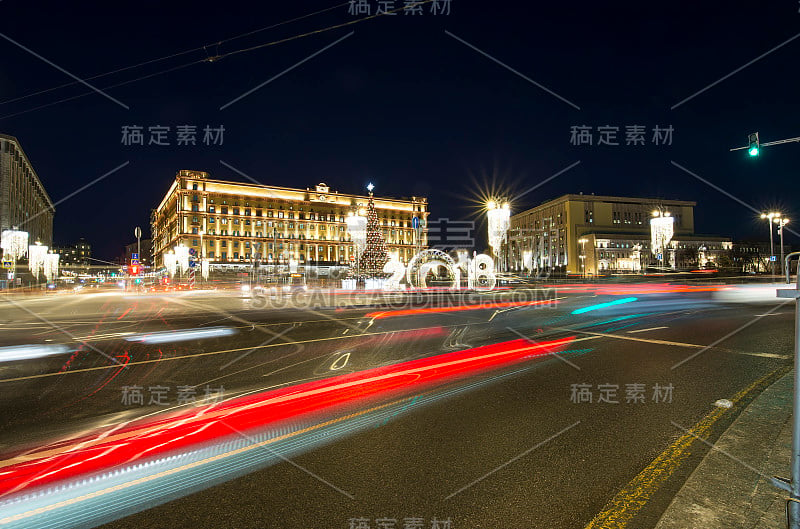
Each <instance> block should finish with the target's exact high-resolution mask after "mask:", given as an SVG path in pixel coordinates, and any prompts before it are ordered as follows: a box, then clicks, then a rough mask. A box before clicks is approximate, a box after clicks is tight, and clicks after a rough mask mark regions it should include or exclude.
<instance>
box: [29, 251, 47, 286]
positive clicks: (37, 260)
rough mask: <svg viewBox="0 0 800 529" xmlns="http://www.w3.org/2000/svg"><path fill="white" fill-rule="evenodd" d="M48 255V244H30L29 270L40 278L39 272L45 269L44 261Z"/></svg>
mask: <svg viewBox="0 0 800 529" xmlns="http://www.w3.org/2000/svg"><path fill="white" fill-rule="evenodd" d="M46 256H47V246H43V245H41V244H32V245H30V246H28V271H29V272H30V273H31V274H33V277H35V278H36V280H37V281H38V280H39V274H41V273H42V270H44V261H45V257H46Z"/></svg>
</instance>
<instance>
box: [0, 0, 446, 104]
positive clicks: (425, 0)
mask: <svg viewBox="0 0 800 529" xmlns="http://www.w3.org/2000/svg"><path fill="white" fill-rule="evenodd" d="M433 1H434V0H420V1H419V2H415V3H413V4H411V5H407V6H403V7H399V8H396V9H392V10H389V11H385V12H382V13H376V14H374V15H369V16H366V17H363V18H359V19H356V20H351V21H349V22H344V23H341V24H335V25H332V26H328V27H325V28H321V29H317V30H314V31H308V32H306V33H301V34H299V35H294V36H292V37H287V38H284V39H279V40H274V41H271V42H266V43H264V44H259V45H257V46H251V47H249V48H242V49H239V50H234V51H231V52H228V53H224V54H222V55H219V54H217V55H214V56H207V57H206V58H204V59H199V60H195V61H192V62H189V63H186V64H182V65H179V66H174V67H172V68H167V69H166V70H161V71H158V72H154V73H151V74H147V75H143V76H141V77H137V78H135V79H130V80H128V81H122V82H120V83H116V84H112V85H108V86H104V87H103V88H102V89H103V90H107V89H110V88H116V87H118V86H123V85H127V84H131V83H134V82H136V81H141V80H143V79H148V78H150V77H155V76H157V75H161V74H165V73H169V72H173V71H175V70H180V69H183V68H187V67H189V66H193V65H195V64H200V63H204V62H209V63H212V62H217V61H219V60H221V59H224V58H226V57H230V56H232V55H238V54H240V53H246V52H249V51H254V50H258V49H261V48H266V47H269V46H275V45H277V44H283V43H285V42H290V41H293V40H297V39H301V38H305V37H308V36H311V35H317V34H320V33H325V32H327V31H332V30H334V29H339V28H343V27H347V26H352V25H354V24H358V23H360V22H366V21H367V20H372V19H374V18H377V17H380V16H384V15H391V14H392V13H396V12H398V11H403V10H406V9H408V8H409V7H416V6H418V5H423V4H428V3H431V2H433ZM349 3H350V2H344V3H342V4H339V5H336V6H333V7H329V8H326V9H324V10H321V11H317V12H315V13H311V14H308V15H304V16H302V17H297V18H296V19H292V20H299V19H300V18H306V17H309V16H312V15H314V14H318V13H321V12H324V11H329V10H331V9H335V8H337V7H342V6H343V5H346V4H349ZM288 22H291V21H286V22H281V23H278V24H274V25H273V26H272V27H275V26H279V25H281V24H285V23H288ZM265 29H268V27H267V28H262V29H260V30H254V31H252V32H249V33H247V34H242V35H237V36H236V37H231V38H229V39H226V40H223V41H219V43H223V42H227V41H230V40H234V39H236V38H239V37H241V36H244V35H248V34H253V33H257V32H259V31H262V30H265ZM216 44H217V43H215V44H212V46H213V45H216ZM207 47H208V45H206V46H201V47H199V48H195V49H194V50H188V51H186V52H179V53H176V54H173V55H171V56H169V57H176V56H179V55H185V54H187V53H190V52H192V51H198V50H202V49H205V48H207ZM159 60H162V59H153V60H151V61H147V63H142V64H148V63H152V62H158V61H159ZM135 67H136V66H130V67H127V68H122V69H119V70H117V71H123V70H127V69H131V68H135ZM105 75H109V74H101V75H98V76H95V77H89V78H88V79H95V78H97V77H102V76H105ZM73 84H76V83H69V84H67V85H63V86H70V85H73ZM54 89H55V88H53V89H48V90H46V91H50V90H54ZM39 93H41V92H39ZM94 93H95V92H84V93H82V94H78V95H75V96H71V97H66V98H63V99H59V100H58V101H53V102H52V103H45V104H43V105H39V106H36V107H33V108H29V109H26V110H21V111H19V112H15V113H13V114H6V115H5V116H0V120H2V119H6V118H10V117H13V116H19V115H21V114H27V113H28V112H33V111H34V110H39V109H42V108H46V107H50V106H54V105H57V104H59V103H65V102H67V101H72V100H74V99H78V98H81V97H85V96H87V95H91V94H94ZM31 95H34V94H31ZM23 97H28V96H23ZM19 99H21V98H17V99H15V100H19ZM6 102H10V101H3V102H0V104H4V103H6Z"/></svg>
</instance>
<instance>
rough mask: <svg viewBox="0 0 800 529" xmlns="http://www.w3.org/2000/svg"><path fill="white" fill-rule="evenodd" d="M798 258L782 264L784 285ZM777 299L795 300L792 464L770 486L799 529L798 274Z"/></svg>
mask: <svg viewBox="0 0 800 529" xmlns="http://www.w3.org/2000/svg"><path fill="white" fill-rule="evenodd" d="M795 256H800V252H792V253H790V254H789V255H787V256H786V259H785V261H784V263H783V266H784V270H785V274H786V283H787V284H788V283H789V282H790V279H789V270H790V268H789V262H790V261H791V259H792V257H795ZM777 296H778V297H779V298H788V299H794V300H795V309H794V310H795V315H794V402H793V406H794V409H793V413H792V463H791V472H792V477H791V480H789V481H788V482H787V480H785V479H781V478H772V484H773V485H775V486H776V487H778V488H780V489H783V490H785V491H786V492H788V493H789V501H788V502H787V510H788V514H789V520H788V523H789V528H790V529H800V273H798V275H797V286H796V287H795V288H779V289H778V291H777Z"/></svg>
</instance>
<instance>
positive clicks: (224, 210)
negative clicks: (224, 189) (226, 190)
mask: <svg viewBox="0 0 800 529" xmlns="http://www.w3.org/2000/svg"><path fill="white" fill-rule="evenodd" d="M223 203H224V201H223ZM222 214H223V215H227V214H228V207H227V206H222Z"/></svg>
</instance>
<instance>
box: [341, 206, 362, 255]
mask: <svg viewBox="0 0 800 529" xmlns="http://www.w3.org/2000/svg"><path fill="white" fill-rule="evenodd" d="M345 223H346V224H347V231H348V232H349V233H350V238H351V239H352V241H353V244H354V245H355V248H356V256H357V257H358V256H360V255H361V254H362V252H363V251H364V248H366V247H367V217H364V216H363V215H359V214H357V213H354V212H351V213H350V215H348V216H347V218H346V219H345Z"/></svg>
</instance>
